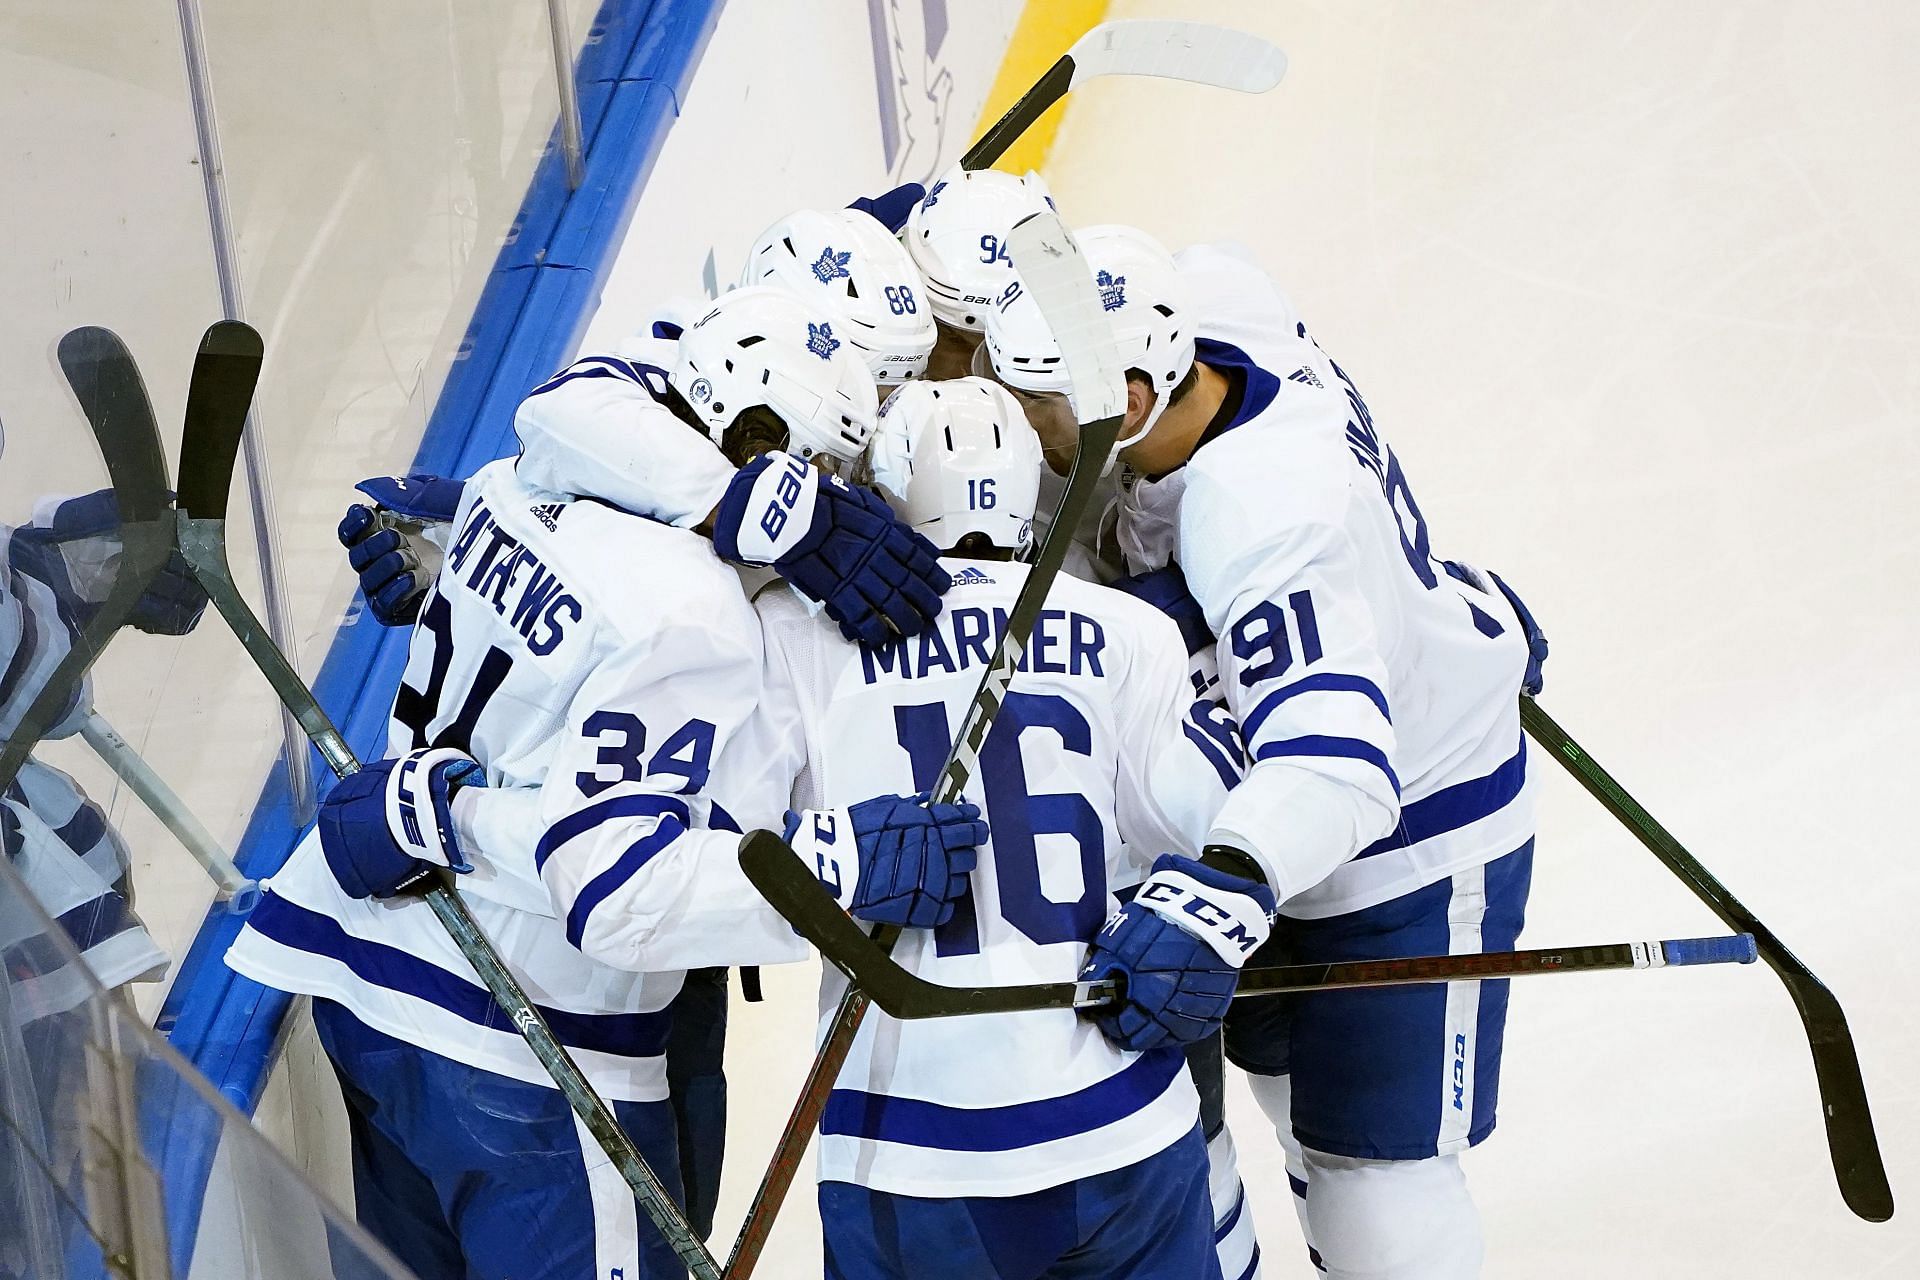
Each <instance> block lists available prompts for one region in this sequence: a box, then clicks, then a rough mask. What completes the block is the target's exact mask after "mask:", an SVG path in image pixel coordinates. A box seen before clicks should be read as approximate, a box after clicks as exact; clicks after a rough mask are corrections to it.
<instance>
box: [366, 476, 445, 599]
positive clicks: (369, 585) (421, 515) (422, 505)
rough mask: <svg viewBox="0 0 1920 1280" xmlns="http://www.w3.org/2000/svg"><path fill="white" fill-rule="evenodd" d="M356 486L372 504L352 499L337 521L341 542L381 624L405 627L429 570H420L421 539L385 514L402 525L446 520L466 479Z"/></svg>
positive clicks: (388, 479) (390, 479)
mask: <svg viewBox="0 0 1920 1280" xmlns="http://www.w3.org/2000/svg"><path fill="white" fill-rule="evenodd" d="M354 488H356V489H358V490H359V491H360V492H361V493H364V494H366V495H367V496H368V497H369V498H372V499H373V503H374V505H372V506H370V507H369V506H367V505H365V504H364V503H358V502H356V503H355V504H354V505H352V506H350V507H348V508H347V514H346V515H345V516H344V517H343V518H342V519H341V521H340V529H339V537H340V545H341V546H343V547H345V548H346V549H347V563H348V564H351V565H352V566H353V571H354V572H355V573H356V574H358V575H359V576H360V594H361V595H363V596H365V597H366V600H367V607H368V608H369V609H371V610H372V611H373V616H374V617H375V618H377V619H378V620H379V621H380V623H381V625H382V626H388V627H399V626H406V625H407V624H409V623H411V622H412V621H413V620H414V619H416V618H418V617H419V616H420V602H421V600H423V599H424V598H425V597H426V594H427V587H428V586H429V585H430V580H431V578H432V576H433V575H432V574H430V573H427V572H425V571H424V570H423V569H422V555H423V552H424V548H423V546H422V542H424V539H422V540H420V541H416V540H415V539H413V538H411V537H409V536H408V533H407V532H406V531H405V530H404V529H401V528H395V527H393V526H392V525H391V524H389V523H386V522H383V521H382V520H381V515H382V514H383V513H385V514H387V515H389V516H392V517H396V518H397V519H398V520H400V521H401V522H403V524H405V525H416V526H421V527H424V526H426V525H429V524H445V523H446V522H447V521H449V520H451V519H453V517H454V513H455V512H456V511H458V510H459V508H460V497H461V494H462V493H463V492H464V491H465V484H464V482H462V481H459V480H444V479H442V478H440V477H439V476H424V475H423V476H375V477H373V478H372V479H369V480H362V481H361V482H360V483H359V484H357V485H355V486H354Z"/></svg>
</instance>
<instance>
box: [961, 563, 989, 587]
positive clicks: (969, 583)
mask: <svg viewBox="0 0 1920 1280" xmlns="http://www.w3.org/2000/svg"><path fill="white" fill-rule="evenodd" d="M992 581H993V579H992V578H990V577H988V576H987V575H986V574H984V573H982V572H980V570H978V569H976V568H974V567H973V566H972V565H968V566H967V567H966V568H964V569H962V570H961V571H960V572H958V573H956V574H954V575H953V585H954V586H956V587H979V586H985V585H987V584H989V583H991V582H992Z"/></svg>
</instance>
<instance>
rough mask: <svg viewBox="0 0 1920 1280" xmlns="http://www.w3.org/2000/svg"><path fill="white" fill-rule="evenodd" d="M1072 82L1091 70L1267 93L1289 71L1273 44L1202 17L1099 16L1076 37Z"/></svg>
mask: <svg viewBox="0 0 1920 1280" xmlns="http://www.w3.org/2000/svg"><path fill="white" fill-rule="evenodd" d="M1067 56H1068V57H1069V58H1071V59H1073V83H1072V87H1073V88H1075V89H1078V88H1080V87H1081V86H1082V85H1083V84H1085V83H1086V82H1087V81H1088V80H1091V79H1093V78H1094V77H1095V76H1113V75H1122V76H1160V77H1162V78H1163V79H1167V80H1189V81H1192V82H1193V83H1194V84H1210V85H1214V86H1216V87H1218V88H1221V89H1232V90H1234V91H1235V92H1237V93H1265V92H1267V90H1269V89H1272V88H1273V87H1274V86H1276V85H1278V84H1279V83H1280V81H1281V79H1282V78H1283V77H1284V76H1285V75H1286V74H1287V55H1286V54H1284V53H1282V52H1281V51H1280V48H1279V47H1278V46H1277V45H1274V44H1272V43H1271V42H1269V41H1266V40H1263V39H1261V38H1260V37H1259V36H1256V35H1250V34H1248V33H1247V32H1245V31H1236V30H1234V29H1233V28H1232V27H1216V26H1214V25H1212V24H1211V23H1206V22H1179V21H1170V20H1164V19H1158V18H1141V19H1130V20H1126V21H1121V22H1103V23H1101V24H1100V25H1099V26H1097V27H1095V28H1093V30H1091V31H1089V32H1087V34H1085V35H1084V36H1081V37H1080V38H1079V39H1078V40H1076V41H1074V44H1073V48H1071V49H1069V50H1068V51H1067Z"/></svg>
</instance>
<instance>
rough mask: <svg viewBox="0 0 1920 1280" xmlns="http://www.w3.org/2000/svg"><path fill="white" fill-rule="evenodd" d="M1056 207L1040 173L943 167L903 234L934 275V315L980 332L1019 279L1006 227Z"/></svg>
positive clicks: (923, 272) (930, 286)
mask: <svg viewBox="0 0 1920 1280" xmlns="http://www.w3.org/2000/svg"><path fill="white" fill-rule="evenodd" d="M1052 207H1053V197H1052V196H1050V195H1048V194H1047V184H1046V183H1045V182H1043V181H1041V179H1040V175H1039V174H1037V173H1029V174H1027V175H1026V176H1025V177H1016V176H1015V175H1013V174H1011V173H1002V172H1000V171H999V170H997V169H963V168H961V167H960V166H959V165H955V166H954V167H953V168H951V169H949V170H947V171H946V173H944V174H942V175H941V177H940V180H939V181H938V182H936V183H934V184H933V188H932V190H930V191H928V192H927V194H926V196H925V197H924V198H922V199H921V201H920V203H919V204H917V205H915V206H914V210H913V212H912V213H911V214H909V215H908V216H907V229H906V231H905V232H903V233H902V235H901V238H902V239H903V240H905V241H906V244H907V252H909V253H911V254H912V255H913V261H914V265H915V266H917V267H919V268H920V278H921V279H923V280H925V281H926V282H927V293H928V295H929V296H931V297H932V299H933V314H934V318H935V319H937V320H939V321H940V322H941V323H942V324H947V325H952V326H953V327H954V328H956V329H969V330H972V331H973V332H975V333H978V332H979V331H980V330H981V329H982V328H984V327H985V326H986V322H987V309H988V307H990V306H991V305H992V303H993V300H994V299H995V298H997V297H999V296H1000V293H1001V291H1002V290H1003V289H1005V288H1006V287H1007V284H1008V282H1009V281H1011V280H1012V279H1013V259H1012V257H1011V256H1010V255H1009V254H1008V252H1007V232H1008V231H1009V230H1011V229H1012V228H1013V224H1014V223H1016V222H1019V221H1020V220H1021V219H1022V218H1025V217H1028V216H1029V215H1031V214H1035V213H1039V212H1040V211H1041V210H1043V209H1051V208H1052Z"/></svg>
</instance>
